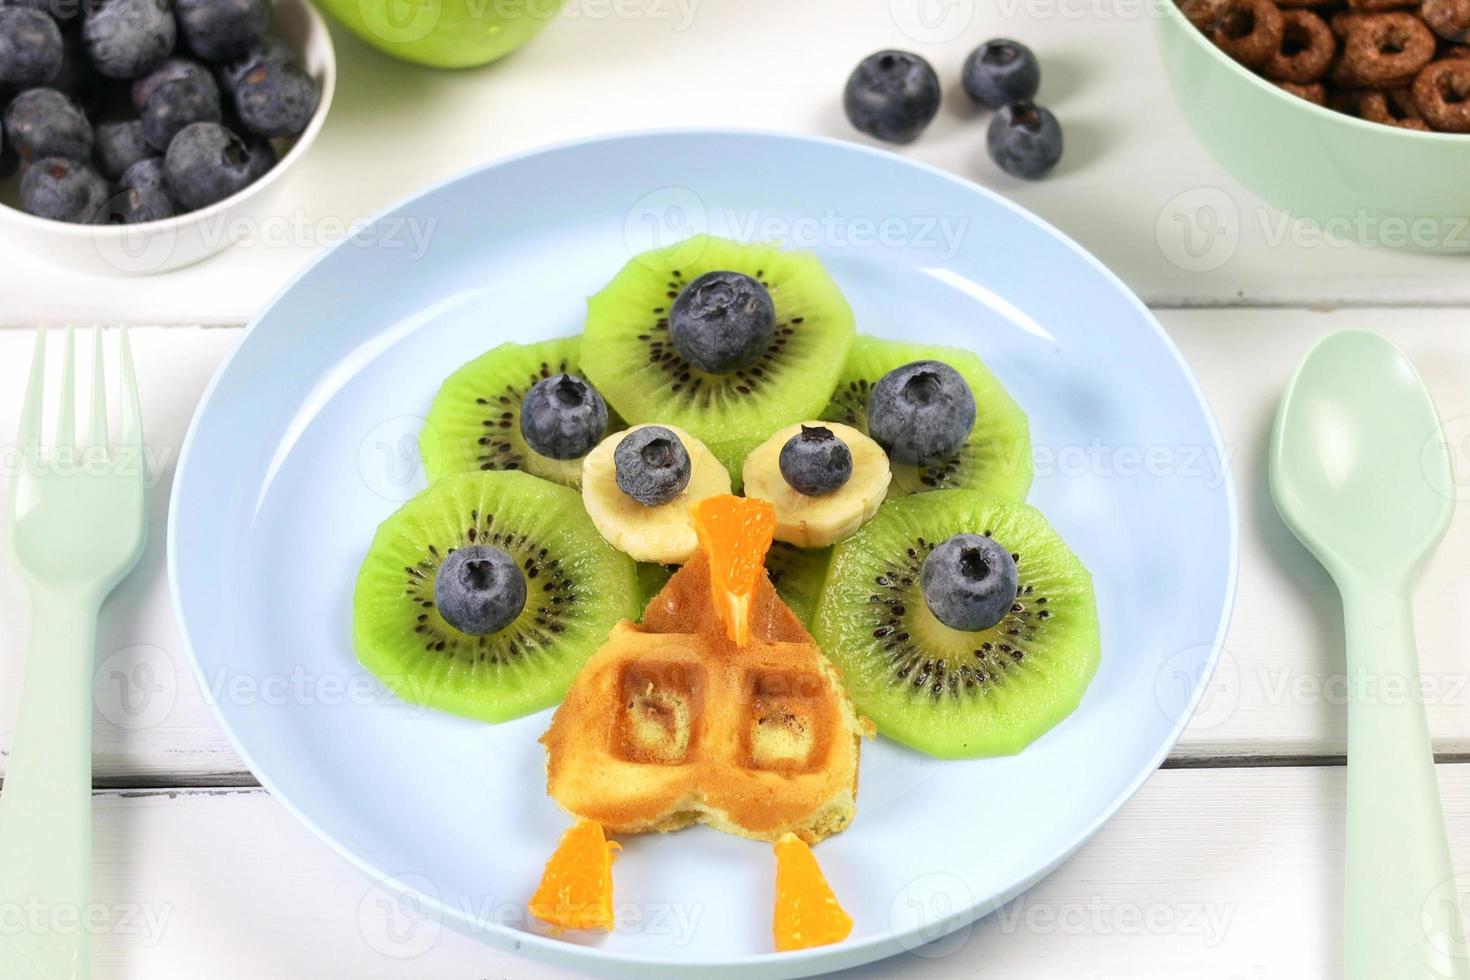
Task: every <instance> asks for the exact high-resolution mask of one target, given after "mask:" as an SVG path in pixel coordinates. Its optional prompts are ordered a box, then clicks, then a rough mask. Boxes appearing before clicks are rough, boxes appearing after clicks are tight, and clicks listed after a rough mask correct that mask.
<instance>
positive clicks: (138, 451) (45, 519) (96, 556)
mask: <svg viewBox="0 0 1470 980" xmlns="http://www.w3.org/2000/svg"><path fill="white" fill-rule="evenodd" d="M93 340H94V344H93V354H92V364H93V370H92V411H91V416H92V420H91V433H90V437H89V442H90V445H89V446H88V447H87V448H86V449H85V450H83V451H80V452H79V451H78V449H77V444H76V404H75V401H76V399H75V394H76V392H75V387H76V386H75V375H76V371H75V363H74V361H75V358H74V343H73V336H72V331H71V330H70V329H69V328H68V330H67V331H66V357H65V365H64V367H63V369H62V382H61V404H60V412H59V415H58V418H57V422H56V438H55V443H54V445H52V446H51V447H50V448H49V449H48V448H45V447H43V446H42V441H41V406H42V388H43V378H44V375H45V373H46V372H45V368H46V335H45V333H44V331H38V332H37V334H36V347H35V353H34V354H33V356H32V360H31V376H30V382H29V385H28V387H27V389H26V400H25V405H24V407H23V408H22V410H21V417H20V431H19V434H18V436H17V443H18V448H19V449H20V452H19V453H18V454H17V456H18V459H19V460H20V461H21V465H20V469H19V472H18V473H17V474H16V476H15V483H14V487H13V494H12V499H11V507H10V511H9V513H8V514H7V515H6V523H5V532H6V533H5V538H6V541H7V544H8V547H9V552H10V555H11V559H12V560H13V561H14V563H15V567H16V569H17V570H18V571H19V572H20V575H21V578H22V579H24V580H25V583H26V586H27V587H28V588H29V589H30V593H31V629H30V643H29V647H28V651H27V654H26V669H25V686H24V688H23V690H22V692H21V700H20V709H19V713H18V715H17V718H16V723H15V736H14V740H13V742H12V744H11V749H10V765H9V767H8V769H7V771H6V773H5V783H4V789H3V792H0V913H3V914H4V916H5V918H4V919H3V920H0V921H3V924H4V926H5V928H4V929H3V930H0V977H5V978H31V977H37V978H45V980H80V978H85V977H86V976H87V975H88V972H89V956H90V942H89V939H90V935H89V929H88V926H87V923H88V922H89V921H94V920H95V916H93V915H92V911H93V910H92V909H91V908H90V888H91V866H92V674H93V670H94V667H93V661H94V659H95V657H94V653H95V651H94V647H95V645H96V637H97V613H98V611H99V610H100V609H101V606H102V600H103V599H105V598H106V597H107V595H108V593H110V592H111V591H112V590H113V588H114V587H115V586H116V585H117V583H118V582H120V581H122V579H123V577H124V576H125V575H127V573H128V572H129V571H131V570H132V568H133V566H134V565H135V564H137V561H138V556H139V555H140V554H142V552H143V542H144V539H145V537H146V531H147V526H148V519H147V503H146V499H145V496H144V483H145V476H146V472H145V471H146V467H145V464H144V456H143V426H142V418H141V415H140V413H139V408H138V386H137V382H136V380H135V378H134V375H133V358H132V352H131V350H130V349H129V346H128V338H127V333H126V331H124V332H123V333H122V335H121V340H120V347H121V349H122V356H121V361H122V370H121V373H122V389H123V390H122V398H121V401H122V406H121V409H122V410H121V417H122V418H121V429H120V438H119V441H118V442H117V444H115V445H111V446H110V445H109V440H108V424H107V400H106V394H105V391H104V384H103V379H102V360H103V359H102V331H101V330H100V329H98V330H95V331H94V337H93ZM94 928H95V926H94Z"/></svg>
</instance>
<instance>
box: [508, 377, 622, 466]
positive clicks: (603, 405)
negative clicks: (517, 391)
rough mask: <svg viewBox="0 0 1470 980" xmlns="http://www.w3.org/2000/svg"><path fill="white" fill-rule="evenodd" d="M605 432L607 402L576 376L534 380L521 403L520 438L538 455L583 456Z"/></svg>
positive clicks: (560, 457) (569, 457)
mask: <svg viewBox="0 0 1470 980" xmlns="http://www.w3.org/2000/svg"><path fill="white" fill-rule="evenodd" d="M606 431H607V402H605V401H603V400H602V396H601V395H600V394H598V393H597V389H596V388H594V387H592V386H591V385H590V384H588V383H587V382H585V381H583V380H582V379H581V378H579V377H577V376H576V375H573V374H558V375H556V376H555V377H551V378H546V379H545V380H543V381H538V382H536V383H535V384H534V385H532V386H531V390H530V391H528V392H526V397H525V399H524V400H523V401H522V402H521V435H522V436H523V437H524V438H525V440H526V445H528V446H530V447H531V448H532V449H534V450H535V451H536V452H538V453H540V454H541V455H542V456H550V457H551V458H552V459H577V458H579V457H582V456H586V455H587V454H588V453H589V452H591V450H592V447H593V446H595V445H597V443H598V442H599V441H601V439H602V434H603V433H604V432H606Z"/></svg>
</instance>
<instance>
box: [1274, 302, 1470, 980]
mask: <svg viewBox="0 0 1470 980" xmlns="http://www.w3.org/2000/svg"><path fill="white" fill-rule="evenodd" d="M1270 471H1271V493H1272V496H1274V497H1275V499H1276V507H1277V509H1278V510H1280V511H1281V516H1282V518H1284V519H1285V521H1286V523H1287V525H1288V526H1289V527H1290V528H1291V529H1292V531H1294V532H1295V533H1296V536H1297V537H1298V538H1300V539H1301V540H1302V543H1303V544H1305V545H1306V546H1307V548H1308V549H1309V550H1310V551H1311V552H1312V554H1313V555H1315V556H1316V557H1317V560H1318V561H1320V562H1321V563H1322V565H1323V567H1324V568H1326V569H1327V571H1328V572H1329V573H1330V574H1331V575H1332V578H1333V580H1334V581H1335V582H1336V583H1337V587H1338V589H1339V590H1340V591H1341V592H1342V606H1343V614H1344V618H1345V621H1346V628H1345V631H1346V635H1347V679H1348V691H1349V702H1348V757H1347V873H1346V879H1345V883H1344V884H1345V890H1346V907H1345V917H1344V920H1343V929H1344V973H1345V975H1346V977H1347V980H1436V978H1443V980H1466V978H1470V958H1467V954H1466V948H1465V938H1464V932H1463V928H1462V925H1463V924H1462V922H1461V918H1460V915H1461V912H1460V906H1459V901H1458V898H1459V894H1458V889H1457V888H1456V887H1455V878H1454V870H1453V868H1452V866H1451V863H1450V848H1449V842H1448V840H1447V838H1446V836H1445V825H1444V813H1443V809H1442V807H1441V805H1440V799H1439V784H1438V782H1437V781H1436V779H1435V772H1434V753H1433V749H1432V747H1431V745H1430V741H1429V727H1428V725H1427V724H1426V721H1425V713H1424V704H1423V701H1422V699H1421V698H1420V697H1419V696H1418V692H1419V663H1418V657H1417V656H1416V654H1415V651H1414V626H1413V621H1412V617H1413V611H1412V609H1411V608H1410V605H1409V594H1410V591H1411V589H1412V587H1413V581H1414V577H1415V574H1416V573H1417V572H1418V571H1419V566H1420V565H1422V564H1423V563H1424V560H1425V559H1426V558H1427V557H1428V556H1429V553H1430V552H1431V551H1433V550H1434V546H1435V545H1436V544H1438V543H1439V540H1440V538H1441V537H1443V535H1444V532H1445V529H1446V528H1447V527H1448V526H1449V523H1450V515H1451V513H1452V512H1453V511H1454V500H1455V497H1454V484H1453V481H1452V477H1451V473H1450V461H1449V452H1448V449H1447V448H1446V445H1445V442H1444V436H1443V430H1442V429H1441V427H1440V424H1439V418H1438V416H1437V414H1436V413H1435V410H1434V403H1433V402H1432V401H1431V400H1430V398H1429V392H1428V390H1427V389H1426V388H1425V387H1424V382H1423V381H1422V380H1421V379H1420V377H1419V374H1418V372H1417V371H1415V370H1414V365H1413V364H1411V363H1409V359H1408V358H1407V357H1405V356H1404V354H1403V352H1402V351H1400V350H1399V349H1398V348H1397V347H1395V346H1394V345H1393V344H1391V343H1389V342H1388V341H1387V340H1385V339H1383V338H1382V337H1380V336H1378V335H1377V334H1374V333H1368V332H1366V331H1361V330H1347V331H1343V332H1341V333H1335V334H1332V335H1331V336H1329V337H1327V338H1326V339H1325V340H1323V341H1322V342H1321V343H1319V344H1317V346H1316V347H1314V348H1312V350H1311V352H1310V353H1308V354H1307V356H1306V359H1305V360H1303V361H1302V363H1301V366H1300V367H1298V368H1297V370H1296V374H1294V375H1293V376H1292V379H1291V381H1290V382H1289V383H1288V384H1287V388H1286V393H1285V394H1284V395H1283V396H1282V398H1281V408H1280V410H1279V411H1278V412H1277V415H1276V426H1275V429H1274V430H1273V431H1272V433H1271V454H1270Z"/></svg>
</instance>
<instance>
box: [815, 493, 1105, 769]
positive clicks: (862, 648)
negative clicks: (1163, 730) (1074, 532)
mask: <svg viewBox="0 0 1470 980" xmlns="http://www.w3.org/2000/svg"><path fill="white" fill-rule="evenodd" d="M960 533H971V534H984V535H985V536H987V537H989V538H991V539H992V540H994V541H996V542H997V543H999V544H1000V545H1001V546H1003V547H1005V548H1006V549H1008V550H1009V551H1010V552H1011V554H1012V556H1013V557H1014V558H1015V559H1016V570H1017V573H1018V576H1019V585H1018V587H1017V591H1016V599H1015V602H1014V603H1013V604H1012V605H1011V609H1010V612H1009V613H1008V614H1007V615H1006V617H1005V618H1004V619H1002V620H1001V621H1000V622H999V623H997V624H996V625H995V626H994V627H992V628H990V629H988V630H980V631H978V632H963V631H960V630H955V629H951V628H949V627H948V626H945V625H944V624H943V623H941V622H940V621H939V620H938V619H936V618H935V617H934V615H933V614H932V613H931V612H930V611H929V607H928V605H926V604H925V601H924V594H923V590H922V589H921V588H920V586H919V570H920V568H921V567H922V566H923V563H924V558H925V557H926V556H927V555H928V554H929V552H930V551H931V550H932V549H933V548H934V547H935V546H936V545H938V544H940V543H942V542H944V541H945V540H947V539H948V538H950V537H951V536H952V535H955V534H960ZM813 633H814V635H815V636H816V638H817V641H818V642H819V643H820V644H821V645H822V649H823V650H824V651H825V652H826V654H827V656H828V657H830V658H832V660H833V661H834V662H835V663H836V664H837V665H838V666H839V667H841V668H842V670H843V675H844V678H845V680H846V682H847V689H848V694H849V695H850V696H851V697H852V700H853V703H854V704H856V705H857V707H858V710H860V711H861V712H862V713H863V714H865V715H867V716H868V717H870V718H872V719H873V721H874V722H876V723H877V725H878V730H879V731H880V732H882V733H883V734H885V735H887V736H888V737H890V738H893V739H896V740H897V741H900V742H903V743H904V744H906V745H910V746H912V747H914V748H916V749H920V750H922V751H924V752H928V753H929V754H931V755H935V756H939V757H941V758H968V757H974V756H991V755H1009V754H1011V753H1014V752H1019V751H1020V750H1021V749H1023V748H1025V747H1026V746H1027V745H1028V744H1030V743H1031V742H1032V741H1033V740H1034V739H1036V738H1037V737H1038V736H1040V735H1041V734H1042V733H1043V732H1045V731H1047V730H1048V729H1049V728H1051V727H1052V726H1053V725H1055V724H1056V723H1057V722H1059V721H1061V720H1062V719H1063V718H1065V717H1066V716H1067V715H1068V714H1070V713H1071V712H1072V710H1073V709H1074V708H1076V707H1077V703H1078V701H1079V700H1081V698H1082V693H1083V691H1085V690H1086V689H1087V685H1088V682H1089V681H1091V680H1092V675H1093V674H1094V673H1095V672H1096V670H1097V665H1098V658H1099V656H1100V639H1099V633H1098V621H1097V608H1096V604H1095V602H1094V599H1093V592H1092V576H1091V575H1090V574H1089V573H1088V571H1087V569H1086V568H1084V567H1083V566H1082V563H1081V562H1080V561H1078V560H1077V556H1076V555H1074V554H1072V552H1071V550H1070V549H1068V547H1067V545H1066V544H1065V543H1064V542H1063V541H1062V539H1061V538H1060V537H1058V536H1057V533H1056V531H1054V530H1052V527H1051V525H1050V524H1048V523H1047V521H1046V518H1044V517H1042V516H1041V514H1040V512H1038V511H1037V510H1036V509H1035V508H1033V507H1029V506H1027V505H1026V504H1021V503H1013V502H1006V501H1000V500H996V499H994V498H993V497H987V496H985V495H984V494H980V493H976V492H974V491H971V490H939V491H935V492H933V493H921V494H916V495H914V496H910V497H904V498H902V499H898V500H890V501H888V502H887V503H885V504H884V505H883V506H882V507H881V508H880V509H879V511H878V515H877V516H876V517H874V518H873V520H872V521H870V522H869V523H868V524H867V525H866V526H865V527H863V528H862V529H861V530H859V531H858V532H857V534H855V535H853V536H852V537H851V538H849V539H848V540H846V541H844V542H842V543H841V544H839V545H837V546H836V548H835V550H834V551H833V554H832V564H831V569H830V570H829V572H828V574H827V580H826V583H825V585H824V587H823V590H822V597H821V602H820V605H819V606H818V609H817V616H816V623H815V625H814V629H813Z"/></svg>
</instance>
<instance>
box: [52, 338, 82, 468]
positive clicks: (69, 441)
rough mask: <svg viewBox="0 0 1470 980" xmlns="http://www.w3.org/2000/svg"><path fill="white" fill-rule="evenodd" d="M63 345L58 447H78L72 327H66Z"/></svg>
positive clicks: (75, 365) (74, 347)
mask: <svg viewBox="0 0 1470 980" xmlns="http://www.w3.org/2000/svg"><path fill="white" fill-rule="evenodd" d="M61 346H62V351H63V354H62V367H61V411H60V414H58V415H57V416H56V448H57V449H76V447H77V359H76V338H75V336H74V332H73V330H72V328H71V327H67V328H66V339H65V341H64V342H63V343H62V345H61Z"/></svg>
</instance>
